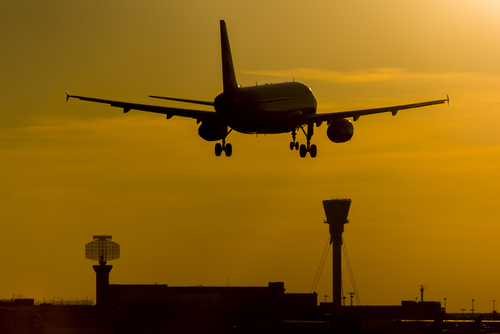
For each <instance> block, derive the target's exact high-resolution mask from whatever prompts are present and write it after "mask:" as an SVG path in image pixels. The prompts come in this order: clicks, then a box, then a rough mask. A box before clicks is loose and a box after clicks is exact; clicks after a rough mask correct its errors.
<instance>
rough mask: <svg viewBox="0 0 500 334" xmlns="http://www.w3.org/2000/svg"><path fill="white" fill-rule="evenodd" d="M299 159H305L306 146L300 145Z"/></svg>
mask: <svg viewBox="0 0 500 334" xmlns="http://www.w3.org/2000/svg"><path fill="white" fill-rule="evenodd" d="M299 153H300V157H301V158H305V157H306V154H307V147H306V145H304V144H302V145H300V152H299Z"/></svg>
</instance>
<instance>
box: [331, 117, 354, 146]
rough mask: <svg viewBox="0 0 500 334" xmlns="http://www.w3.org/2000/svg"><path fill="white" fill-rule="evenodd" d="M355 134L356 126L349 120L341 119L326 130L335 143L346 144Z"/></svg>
mask: <svg viewBox="0 0 500 334" xmlns="http://www.w3.org/2000/svg"><path fill="white" fill-rule="evenodd" d="M353 133H354V126H353V125H352V123H351V121H350V120H348V119H345V118H343V119H339V120H336V121H332V123H331V124H330V125H329V126H328V130H326V135H327V136H328V139H330V140H331V141H333V142H334V143H344V142H346V141H348V140H350V139H351V138H352V135H353Z"/></svg>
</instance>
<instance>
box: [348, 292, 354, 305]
mask: <svg viewBox="0 0 500 334" xmlns="http://www.w3.org/2000/svg"><path fill="white" fill-rule="evenodd" d="M349 295H350V296H351V306H352V298H353V297H354V292H349Z"/></svg>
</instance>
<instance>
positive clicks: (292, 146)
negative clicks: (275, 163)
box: [290, 141, 295, 151]
mask: <svg viewBox="0 0 500 334" xmlns="http://www.w3.org/2000/svg"><path fill="white" fill-rule="evenodd" d="M294 148H295V143H294V142H293V141H291V142H290V151H293V149H294Z"/></svg>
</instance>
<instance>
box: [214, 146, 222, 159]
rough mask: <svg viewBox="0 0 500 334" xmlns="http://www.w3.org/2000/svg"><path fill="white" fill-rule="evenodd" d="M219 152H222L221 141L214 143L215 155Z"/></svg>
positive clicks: (219, 153) (218, 154)
mask: <svg viewBox="0 0 500 334" xmlns="http://www.w3.org/2000/svg"><path fill="white" fill-rule="evenodd" d="M221 153H222V145H221V143H217V144H215V155H216V156H218V157H220V155H221Z"/></svg>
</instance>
